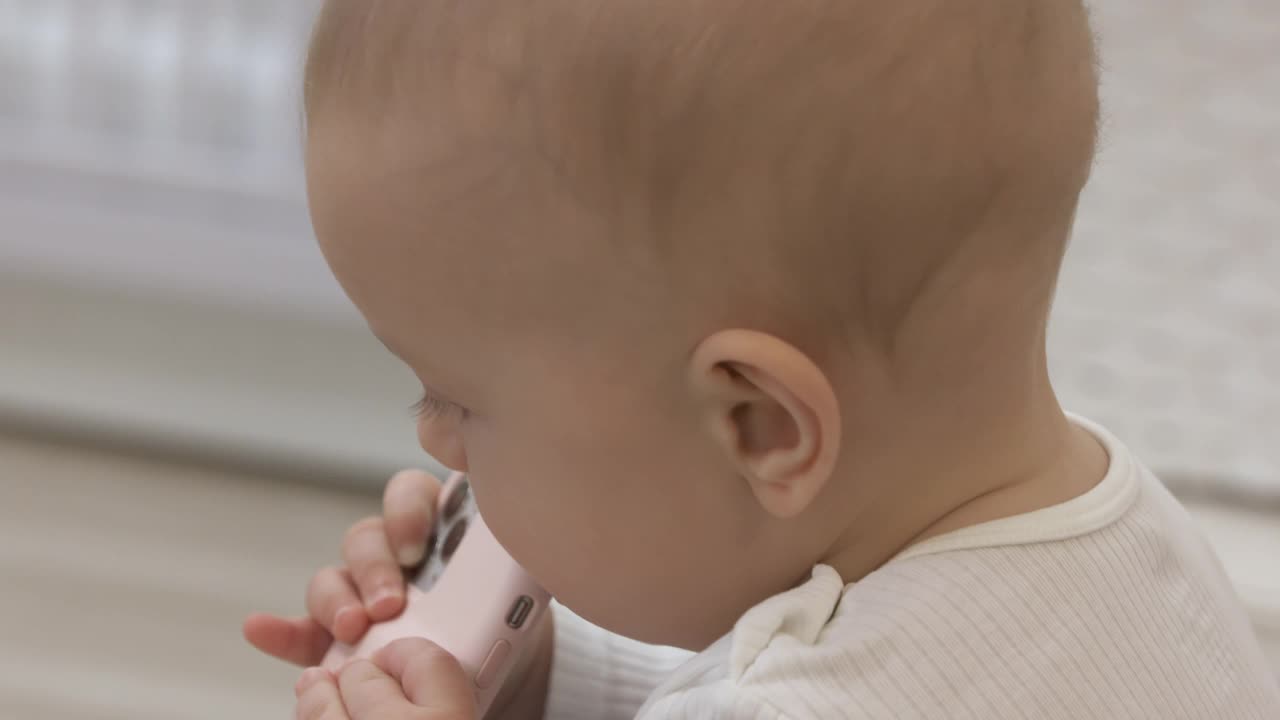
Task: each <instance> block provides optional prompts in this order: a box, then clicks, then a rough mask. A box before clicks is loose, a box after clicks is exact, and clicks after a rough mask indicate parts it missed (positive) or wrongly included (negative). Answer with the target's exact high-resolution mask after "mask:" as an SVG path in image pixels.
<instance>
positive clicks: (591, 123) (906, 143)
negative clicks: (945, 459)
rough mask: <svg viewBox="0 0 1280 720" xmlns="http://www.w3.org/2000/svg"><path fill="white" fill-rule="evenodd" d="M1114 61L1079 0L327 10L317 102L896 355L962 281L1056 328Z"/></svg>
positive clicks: (438, 0) (795, 315) (425, 5)
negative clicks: (1056, 290)
mask: <svg viewBox="0 0 1280 720" xmlns="http://www.w3.org/2000/svg"><path fill="white" fill-rule="evenodd" d="M1096 66H1097V64H1096V59H1095V50H1094V42H1093V35H1092V32H1091V29H1090V23H1089V18H1088V14H1087V11H1086V9H1085V7H1084V6H1083V3H1082V2H1081V1H1080V0H1009V1H1007V2H1006V1H1001V2H992V1H986V2H967V3H959V2H952V1H950V0H786V1H781V2H780V1H779V0H329V2H327V3H326V4H325V7H324V9H323V11H322V14H321V16H320V19H319V21H318V23H317V26H316V29H315V32H314V37H313V42H312V47H311V52H310V57H309V62H308V65H307V73H306V111H307V115H308V117H309V118H311V119H312V120H313V121H314V119H315V118H317V117H318V116H322V115H325V114H333V115H346V116H348V117H351V118H355V119H359V120H360V121H361V122H365V123H368V124H369V125H370V126H371V127H376V126H377V125H378V124H379V123H382V124H384V125H385V124H386V123H387V122H388V120H387V118H393V117H400V118H406V117H407V118H412V120H410V121H409V123H408V124H407V125H405V126H406V127H416V128H418V129H419V132H420V133H421V134H422V135H423V136H424V137H427V138H429V136H431V135H432V134H433V133H439V132H441V129H442V128H448V130H447V132H448V133H449V134H450V137H453V138H454V140H455V141H457V142H460V143H464V144H465V145H466V147H468V148H472V149H474V150H476V151H477V152H483V153H499V154H501V155H502V157H504V158H506V159H507V161H509V162H510V163H511V166H512V167H518V168H520V169H521V170H520V172H521V173H524V174H527V177H526V180H527V182H529V183H538V184H542V185H543V186H545V185H553V186H555V187H557V188H558V189H559V190H558V191H559V192H560V193H562V194H563V196H564V198H565V199H566V201H567V202H571V203H572V205H573V207H575V208H577V210H578V211H580V212H583V213H589V214H591V215H593V216H594V217H596V218H598V219H600V220H601V222H602V224H603V226H604V227H607V228H610V231H609V233H608V234H609V235H610V237H609V238H602V239H601V240H600V241H601V242H620V243H625V244H626V246H627V252H628V253H632V254H640V255H642V256H644V257H646V258H648V259H649V260H650V261H652V262H653V263H656V264H660V265H662V266H664V267H668V268H671V272H672V273H673V275H674V276H675V277H677V278H684V277H685V276H686V275H687V276H688V279H689V280H690V281H691V282H692V281H693V280H694V279H695V277H696V280H697V282H699V283H702V284H704V285H705V284H706V283H708V282H711V283H713V284H714V283H715V282H722V283H723V284H724V285H725V287H726V288H730V289H733V291H734V292H740V293H745V294H746V295H747V297H745V298H744V299H743V300H742V302H745V303H748V304H750V303H753V302H754V303H757V304H758V305H759V306H760V308H761V310H760V312H762V313H766V314H767V313H774V314H777V315H779V317H778V318H777V320H778V322H780V323H781V322H791V321H794V322H795V323H800V324H807V325H812V324H820V325H826V326H829V323H831V322H835V323H839V324H841V325H842V326H844V327H845V328H849V329H850V330H851V331H853V332H858V333H862V334H863V335H864V336H866V337H868V338H872V339H874V340H876V341H878V342H880V343H881V344H883V345H884V346H885V347H893V346H894V345H895V343H896V342H897V339H898V335H899V334H900V333H901V332H903V328H904V327H906V326H908V325H910V323H911V322H912V321H913V316H914V315H915V314H916V313H917V312H918V311H919V309H920V308H921V307H922V302H924V301H922V298H929V299H930V300H929V303H932V304H934V305H939V306H941V305H945V304H946V293H948V292H951V288H953V287H957V286H962V285H964V284H965V283H966V282H967V281H966V280H965V279H964V277H961V276H960V275H957V273H958V272H961V271H957V270H955V268H957V267H967V268H975V267H984V268H989V269H991V270H992V271H993V272H995V273H997V275H998V277H997V278H996V279H997V280H998V281H999V282H1002V283H1007V284H1008V285H1009V295H1008V297H1007V298H1005V300H1004V304H1005V305H1006V306H1007V307H1008V309H1009V311H1011V312H1014V313H1015V314H1017V313H1025V315H1026V318H1025V322H1026V323H1028V328H1031V327H1032V326H1034V325H1035V324H1036V323H1042V322H1043V318H1044V316H1045V315H1047V312H1048V307H1049V303H1050V298H1051V296H1052V293H1053V287H1054V284H1055V282H1056V277H1057V272H1058V267H1059V265H1060V263H1061V259H1062V254H1063V251H1064V248H1065V245H1066V242H1067V238H1068V236H1069V234H1070V230H1071V225H1072V219H1073V218H1074V214H1075V209H1076V205H1077V202H1078V197H1079V194H1080V191H1081V189H1082V188H1083V186H1084V184H1085V183H1086V181H1087V179H1088V176H1089V173H1090V169H1091V166H1092V161H1093V157H1094V152H1095V145H1096V135H1097V128H1098V117H1099V103H1098V76H1097V69H1096ZM424 142H427V141H425V140H424ZM457 154H458V155H459V157H461V156H462V155H463V153H462V152H461V151H459V152H458V153H457ZM460 161H462V160H460ZM964 272H968V271H964ZM929 303H925V304H929ZM974 311H975V312H980V311H982V309H981V308H975V309H974Z"/></svg>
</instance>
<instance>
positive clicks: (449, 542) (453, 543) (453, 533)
mask: <svg viewBox="0 0 1280 720" xmlns="http://www.w3.org/2000/svg"><path fill="white" fill-rule="evenodd" d="M466 534H467V519H466V518H460V519H459V520H458V522H456V523H454V525H453V527H452V528H450V529H449V534H448V535H446V536H445V538H444V545H443V546H442V547H441V548H440V557H441V558H442V559H443V560H444V561H445V562H449V559H450V558H452V557H453V554H454V553H455V552H457V551H458V546H459V545H461V544H462V536H464V535H466Z"/></svg>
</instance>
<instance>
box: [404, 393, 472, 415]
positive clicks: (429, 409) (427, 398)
mask: <svg viewBox="0 0 1280 720" xmlns="http://www.w3.org/2000/svg"><path fill="white" fill-rule="evenodd" d="M410 412H412V413H413V415H414V417H417V418H420V419H421V418H425V419H431V418H436V417H440V416H442V415H447V414H449V413H454V412H462V408H461V407H460V406H458V405H455V404H454V403H451V402H449V401H448V400H441V399H439V398H437V397H434V396H432V395H423V396H422V399H421V400H419V401H418V402H416V403H414V404H413V407H411V408H410Z"/></svg>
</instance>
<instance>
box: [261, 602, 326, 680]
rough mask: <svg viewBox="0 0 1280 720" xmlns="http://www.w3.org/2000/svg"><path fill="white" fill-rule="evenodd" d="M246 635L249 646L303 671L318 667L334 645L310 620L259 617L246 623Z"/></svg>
mask: <svg viewBox="0 0 1280 720" xmlns="http://www.w3.org/2000/svg"><path fill="white" fill-rule="evenodd" d="M243 632H244V638H245V640H248V641H249V644H250V645H253V646H254V647H256V648H258V649H259V650H261V651H262V652H264V653H266V654H268V655H270V656H272V657H275V658H279V659H281V660H284V661H285V662H290V663H293V664H294V665H300V666H302V667H307V666H309V665H315V664H316V663H319V662H320V660H321V658H323V657H324V654H325V651H327V650H328V649H329V646H330V645H331V644H333V638H332V637H330V635H329V632H328V631H327V630H325V629H324V628H323V627H321V626H320V624H319V623H317V622H316V621H315V620H313V619H311V618H282V617H276V616H275V615H266V614H264V613H256V614H254V615H250V616H249V617H248V618H247V619H246V620H245V621H244V628H243Z"/></svg>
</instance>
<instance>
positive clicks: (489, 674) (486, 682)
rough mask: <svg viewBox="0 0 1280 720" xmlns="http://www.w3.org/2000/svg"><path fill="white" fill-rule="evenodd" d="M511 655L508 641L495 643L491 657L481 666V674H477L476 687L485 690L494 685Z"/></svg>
mask: <svg viewBox="0 0 1280 720" xmlns="http://www.w3.org/2000/svg"><path fill="white" fill-rule="evenodd" d="M510 654H511V643H509V642H507V641H506V640H499V641H498V642H496V643H494V644H493V649H492V650H490V651H489V656H488V657H486V658H485V659H484V663H483V664H481V665H480V672H478V673H476V687H478V688H480V689H481V690H484V689H485V688H487V687H489V686H490V685H492V684H493V681H494V680H495V679H497V677H498V674H499V673H500V672H502V666H503V665H504V664H505V663H506V662H507V656H508V655H510Z"/></svg>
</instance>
